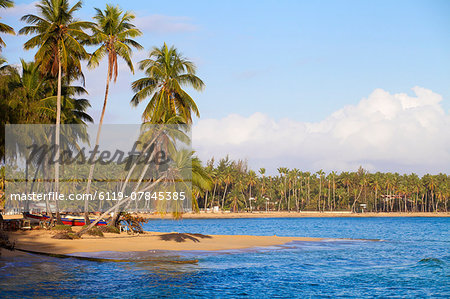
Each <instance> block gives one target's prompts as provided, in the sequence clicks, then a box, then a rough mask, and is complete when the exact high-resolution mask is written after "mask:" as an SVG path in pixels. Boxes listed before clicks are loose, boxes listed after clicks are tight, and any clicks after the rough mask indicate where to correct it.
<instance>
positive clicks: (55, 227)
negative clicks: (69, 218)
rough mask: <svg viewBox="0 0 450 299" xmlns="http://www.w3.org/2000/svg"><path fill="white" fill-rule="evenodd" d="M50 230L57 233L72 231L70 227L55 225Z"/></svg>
mask: <svg viewBox="0 0 450 299" xmlns="http://www.w3.org/2000/svg"><path fill="white" fill-rule="evenodd" d="M51 230H57V231H69V232H71V231H72V227H71V226H70V225H55V226H54V227H52V228H51Z"/></svg>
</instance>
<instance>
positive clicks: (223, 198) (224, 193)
mask: <svg viewBox="0 0 450 299" xmlns="http://www.w3.org/2000/svg"><path fill="white" fill-rule="evenodd" d="M227 189H228V184H225V191H224V192H223V197H222V213H223V203H224V202H225V195H226V194H227Z"/></svg>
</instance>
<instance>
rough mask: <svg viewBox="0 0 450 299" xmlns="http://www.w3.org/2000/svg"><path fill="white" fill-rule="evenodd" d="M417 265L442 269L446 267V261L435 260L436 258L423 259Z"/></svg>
mask: <svg viewBox="0 0 450 299" xmlns="http://www.w3.org/2000/svg"><path fill="white" fill-rule="evenodd" d="M417 265H419V266H426V267H439V268H442V267H443V266H445V261H443V260H441V259H438V258H434V257H428V258H423V259H421V260H420V261H419V262H418V263H417Z"/></svg>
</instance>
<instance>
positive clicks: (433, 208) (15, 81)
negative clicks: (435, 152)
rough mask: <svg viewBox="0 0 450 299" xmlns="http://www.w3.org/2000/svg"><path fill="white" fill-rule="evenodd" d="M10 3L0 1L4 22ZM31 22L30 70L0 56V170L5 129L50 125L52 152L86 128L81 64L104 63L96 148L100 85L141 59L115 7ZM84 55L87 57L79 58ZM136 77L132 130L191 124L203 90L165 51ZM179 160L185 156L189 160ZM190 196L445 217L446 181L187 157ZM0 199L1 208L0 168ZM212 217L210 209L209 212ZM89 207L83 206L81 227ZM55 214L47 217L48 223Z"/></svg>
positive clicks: (58, 9) (41, 16)
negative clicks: (70, 132)
mask: <svg viewBox="0 0 450 299" xmlns="http://www.w3.org/2000/svg"><path fill="white" fill-rule="evenodd" d="M13 6H14V3H13V1H11V0H0V10H2V13H4V12H5V11H4V10H7V9H8V8H10V7H13ZM36 7H37V11H38V14H37V15H33V14H25V15H24V16H23V17H22V18H21V20H22V21H24V22H26V23H27V26H25V27H23V28H21V29H20V30H18V31H17V33H18V34H22V35H28V36H29V40H28V41H27V42H26V43H25V44H24V50H32V49H34V50H35V51H36V52H35V56H34V61H25V60H21V63H20V65H19V66H17V65H8V61H7V60H6V59H5V58H3V57H1V56H0V119H1V121H0V126H1V127H0V131H1V135H0V139H1V140H0V160H1V163H2V164H3V165H4V164H5V136H4V134H5V125H6V124H55V125H56V132H57V133H56V134H55V136H56V137H55V144H56V145H58V144H59V133H58V132H59V131H58V130H59V126H60V124H80V125H87V124H88V123H92V122H94V120H93V118H92V117H91V116H90V115H88V113H87V109H88V108H89V107H90V101H89V99H88V90H86V89H85V87H84V74H83V71H85V70H83V69H82V63H81V62H82V61H86V62H87V66H88V68H95V67H97V66H98V65H99V64H100V62H101V61H102V60H103V59H104V60H105V62H106V63H107V73H106V74H105V93H104V98H103V108H102V112H101V116H100V119H99V128H98V131H97V135H96V136H97V138H96V144H98V143H99V140H100V136H101V127H102V124H103V119H104V116H105V112H106V109H107V102H108V95H109V89H110V85H111V84H113V83H114V82H115V81H116V79H117V77H118V75H119V74H118V72H119V70H121V71H122V72H125V71H126V69H125V68H120V67H119V63H124V64H126V66H127V68H128V70H129V71H130V72H132V73H134V71H135V64H134V63H133V61H132V53H133V51H134V50H135V49H137V50H139V49H143V48H144V49H147V47H148V45H141V44H139V43H138V42H137V41H135V38H137V37H139V36H140V35H142V32H141V31H140V30H139V28H136V27H135V25H134V24H133V20H134V18H135V16H134V14H133V13H131V12H128V11H122V10H121V9H120V8H119V7H118V6H113V5H107V6H106V7H105V8H104V9H100V8H95V11H93V12H95V15H94V16H93V18H92V22H91V21H87V20H79V19H77V18H76V16H75V14H76V13H77V11H78V10H79V9H80V8H81V7H82V2H81V1H80V2H76V3H74V4H73V6H71V3H69V1H68V0H42V1H40V2H38V3H37V4H36ZM4 34H12V35H14V34H16V30H15V29H14V28H12V27H11V26H9V25H7V24H3V23H0V54H1V50H2V48H3V47H6V46H7V45H6V44H5V42H4V40H3V39H2V36H3V35H4ZM90 49H92V53H89V52H88V50H90ZM137 66H138V69H139V70H140V71H142V72H143V73H144V76H143V77H142V78H140V79H138V80H136V81H134V82H130V90H131V91H132V92H133V93H134V95H133V96H132V97H131V98H130V99H129V100H130V104H131V106H137V105H140V104H141V103H142V102H146V108H145V109H144V112H143V115H142V119H141V120H142V123H150V124H188V125H189V124H192V121H193V120H192V118H193V116H194V117H199V116H200V112H199V109H198V107H197V105H196V103H195V101H194V99H193V98H191V96H190V95H189V94H188V93H187V92H186V91H185V90H184V89H183V88H186V87H189V88H193V89H194V90H197V91H201V90H202V89H203V88H204V83H203V81H202V80H201V79H200V78H199V77H197V76H196V67H195V65H194V64H193V63H192V62H191V61H189V60H188V59H186V58H185V57H183V56H182V54H181V53H180V52H179V51H178V50H177V49H176V48H175V47H173V46H168V45H166V44H165V43H164V44H163V45H161V46H159V47H153V48H151V49H149V54H148V57H147V58H146V59H144V60H142V61H140V62H138V63H137ZM189 155H194V153H190V154H189ZM191 168H192V169H191V170H192V190H193V191H192V192H193V196H192V198H193V207H194V211H199V210H207V209H213V208H214V207H219V208H220V210H230V211H235V212H239V211H269V210H270V211H281V210H283V211H306V210H311V211H342V210H346V211H354V212H357V211H362V210H364V211H372V212H414V211H418V212H419V211H420V212H437V211H448V200H449V197H450V178H449V176H448V175H446V174H438V175H429V174H427V175H424V176H423V177H421V178H420V177H419V176H417V175H416V174H409V175H400V174H398V173H368V172H367V171H366V170H364V169H362V168H360V169H359V170H358V171H357V172H342V173H336V172H331V173H325V172H323V171H322V170H319V171H318V172H315V173H310V172H303V171H300V170H298V169H288V168H279V169H278V174H277V175H275V176H268V175H266V171H265V169H264V168H261V169H259V171H258V173H257V172H255V171H253V170H249V169H248V168H247V165H246V163H245V162H244V161H232V160H230V159H228V158H223V159H221V160H219V161H214V159H212V160H210V161H208V162H207V163H206V165H205V166H203V165H202V164H201V161H200V160H199V159H198V158H197V157H195V156H192V167H191ZM1 171H2V173H1V180H0V195H1V196H2V200H4V188H5V184H6V183H7V182H5V168H4V166H2V168H1ZM93 171H94V166H93V165H92V166H91V168H90V170H89V175H88V183H87V186H86V192H87V193H89V192H90V186H91V180H92V175H93ZM58 175H59V166H58V164H57V165H56V167H55V185H54V186H53V188H54V190H56V191H58V184H59V178H58ZM216 209H217V208H216ZM89 212H90V211H89V207H88V205H87V203H86V206H85V218H86V221H88V220H89V219H88V214H89ZM58 214H59V212H58V209H57V210H56V217H57V218H60V216H59V215H58Z"/></svg>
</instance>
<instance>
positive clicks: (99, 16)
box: [84, 4, 142, 223]
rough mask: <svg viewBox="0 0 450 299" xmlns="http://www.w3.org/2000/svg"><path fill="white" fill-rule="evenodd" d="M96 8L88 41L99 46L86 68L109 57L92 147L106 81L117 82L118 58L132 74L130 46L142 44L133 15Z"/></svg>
mask: <svg viewBox="0 0 450 299" xmlns="http://www.w3.org/2000/svg"><path fill="white" fill-rule="evenodd" d="M95 10H96V11H97V13H96V15H95V16H94V20H95V21H96V25H95V27H93V29H92V30H93V32H94V34H93V37H92V40H91V43H92V44H96V45H100V47H99V48H98V49H97V50H96V51H95V52H94V53H93V54H92V56H91V58H90V59H89V62H88V67H91V68H94V67H97V66H98V65H99V63H100V61H101V60H102V58H103V57H105V56H107V57H108V71H107V74H106V88H105V99H104V101H103V109H102V114H101V116H100V122H99V127H98V130H97V137H96V139H95V146H97V145H98V144H99V140H100V133H101V128H102V125H103V118H104V116H105V111H106V103H107V102H108V93H109V84H110V81H111V79H114V82H116V80H117V76H118V69H119V68H118V58H119V57H120V58H122V59H123V60H125V62H126V63H127V65H128V67H129V69H130V70H131V72H132V73H134V67H133V62H132V61H131V53H132V49H131V48H132V47H134V48H136V49H141V48H142V46H141V45H140V44H139V43H138V42H136V41H134V40H133V39H132V38H134V37H137V36H139V35H141V34H142V32H141V31H139V30H138V29H137V28H136V26H134V25H133V24H132V23H130V21H132V20H133V19H134V18H135V16H134V14H132V13H131V12H128V11H126V12H124V11H123V10H121V9H120V8H119V6H111V5H108V4H107V5H106V9H105V10H104V11H102V10H100V9H98V8H96V9H95ZM94 167H95V165H94V164H92V165H91V168H90V170H89V177H88V183H87V187H86V193H89V192H90V188H91V182H92V176H93V174H94ZM84 218H85V220H86V223H87V221H89V211H88V202H87V201H86V202H85V206H84Z"/></svg>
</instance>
